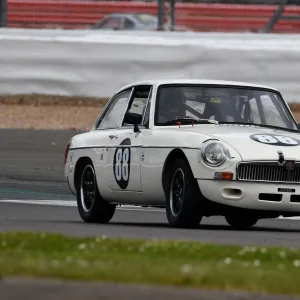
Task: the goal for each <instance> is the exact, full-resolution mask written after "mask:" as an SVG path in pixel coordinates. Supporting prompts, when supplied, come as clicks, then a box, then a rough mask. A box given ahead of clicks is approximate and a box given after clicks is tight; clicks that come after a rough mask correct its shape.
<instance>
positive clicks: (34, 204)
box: [0, 129, 300, 300]
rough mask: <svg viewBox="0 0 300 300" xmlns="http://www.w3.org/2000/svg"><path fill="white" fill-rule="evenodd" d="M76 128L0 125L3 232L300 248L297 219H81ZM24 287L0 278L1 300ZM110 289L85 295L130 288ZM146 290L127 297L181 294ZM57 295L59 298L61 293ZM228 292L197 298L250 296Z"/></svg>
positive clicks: (132, 211) (141, 215)
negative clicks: (186, 224)
mask: <svg viewBox="0 0 300 300" xmlns="http://www.w3.org/2000/svg"><path fill="white" fill-rule="evenodd" d="M77 133H78V132H76V131H46V130H45V131H44V130H39V131H35V130H15V129H11V130H9V129H1V130H0V139H1V143H0V231H8V230H32V231H44V232H56V233H63V234H69V235H73V236H74V235H75V236H90V235H106V236H113V237H132V238H165V239H181V240H186V239H188V240H198V241H205V242H214V243H220V244H239V245H272V246H275V245H278V246H294V247H300V239H299V233H300V222H299V221H298V220H287V219H276V220H261V221H259V222H258V224H257V225H256V226H254V227H253V228H252V229H249V230H245V231H234V230H232V229H231V227H229V226H228V225H227V223H226V222H225V220H224V218H221V217H212V218H205V219H203V222H202V223H201V224H200V226H199V228H197V229H194V230H186V229H175V228H170V227H169V225H168V223H167V219H166V216H165V212H164V211H163V210H160V209H147V208H132V207H121V208H118V209H117V211H116V213H115V216H114V217H113V219H112V221H111V222H110V224H107V225H93V224H85V223H83V222H82V221H81V220H80V218H79V215H78V213H77V209H76V206H75V202H74V200H75V199H74V195H72V194H71V192H70V191H69V189H68V187H67V184H66V183H65V181H64V177H63V159H64V150H65V146H66V144H67V142H68V140H69V138H70V137H71V136H72V135H74V134H77ZM16 286H18V288H17V289H16V288H15V287H16ZM26 286H27V284H25V286H24V284H23V281H20V282H19V281H16V282H14V283H13V284H12V283H9V284H8V283H7V282H6V283H5V282H4V281H2V282H0V294H1V297H0V298H1V300H2V299H3V300H6V299H19V298H18V295H19V296H20V295H21V294H24V295H25V294H26V288H27V287H26ZM34 286H35V287H32V289H31V292H32V293H33V291H34V293H36V295H40V294H39V291H44V293H45V291H46V290H48V289H49V288H50V287H49V286H48V287H45V286H44V285H43V284H41V285H40V284H34ZM11 287H14V288H11ZM19 288H20V290H19V291H21V290H22V291H23V292H22V293H21V294H20V293H19V294H18V293H16V291H18V289H19ZM96 289H97V288H96ZM106 289H108V290H110V291H111V290H114V292H115V293H113V294H111V298H110V297H109V296H107V297H105V296H103V297H101V296H97V295H98V294H97V292H96V291H95V294H93V295H94V296H93V297H92V296H91V297H85V298H86V299H87V300H88V299H117V298H119V297H120V296H118V295H119V294H120V295H121V296H123V295H124V293H122V291H123V290H124V289H125V290H126V288H125V287H122V288H120V289H121V290H118V289H116V290H115V289H109V287H105V286H103V287H101V291H107V290H106ZM75 290H76V289H75ZM75 290H74V289H73V288H70V289H69V287H68V286H65V288H62V287H61V286H59V288H58V287H57V286H56V287H53V289H52V291H53V293H50V294H47V295H46V294H43V297H41V296H37V298H34V299H41V298H43V299H54V298H55V299H63V298H62V297H64V298H65V297H67V295H69V296H71V295H74V297H73V298H74V299H77V298H76V292H75ZM145 290H147V288H145ZM145 290H143V289H142V290H138V289H133V290H130V288H128V290H127V292H128V295H131V293H133V292H134V291H136V294H135V296H133V297H130V298H128V299H140V298H142V299H148V298H147V297H148V296H149V299H150V295H152V296H153V297H155V298H157V299H177V298H176V297H175V294H176V293H177V292H176V291H175V290H173V291H169V292H168V291H164V292H161V291H158V290H155V289H151V291H152V292H148V294H147V296H146V295H145ZM54 291H57V293H56V292H54ZM120 291H121V292H120ZM14 293H15V294H14ZM118 293H119V294H118ZM168 293H170V294H168ZM193 293H194V292H191V294H188V293H187V294H185V295H186V296H183V298H186V299H196V296H195V294H193ZM100 294H101V293H100ZM108 294H109V293H108ZM54 295H56V297H54ZM59 295H60V297H61V298H58V296H59ZM91 295H92V294H91ZM103 295H105V292H104V294H103ZM159 295H160V296H159ZM176 295H177V294H176ZM178 295H180V294H178ZM188 295H189V296H188ZM226 295H227V294H222V297H219V296H217V295H215V294H213V293H205V292H203V294H201V295H200V294H198V296H199V297H197V299H221V298H222V299H252V298H251V297H252V296H251V297H250V296H249V295H248V296H245V295H235V294H232V293H231V294H228V295H229V296H228V295H227V296H226ZM52 296H53V298H51V297H52ZM153 297H152V298H153ZM253 297H254V296H253ZM122 298H124V297H122ZM181 298H182V297H181ZM258 298H259V299H271V298H264V297H254V298H253V299H258ZM124 299H127V298H124ZM178 299H179V298H178ZM272 299H276V298H272ZM278 299H290V298H286V297H284V298H278Z"/></svg>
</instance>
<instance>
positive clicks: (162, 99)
mask: <svg viewBox="0 0 300 300" xmlns="http://www.w3.org/2000/svg"><path fill="white" fill-rule="evenodd" d="M184 102H185V97H184V94H183V93H182V91H181V89H180V88H178V87H165V88H162V89H161V91H160V93H159V98H158V120H157V121H158V123H164V122H167V121H171V120H173V119H175V118H178V117H185V116H186V109H185V104H184Z"/></svg>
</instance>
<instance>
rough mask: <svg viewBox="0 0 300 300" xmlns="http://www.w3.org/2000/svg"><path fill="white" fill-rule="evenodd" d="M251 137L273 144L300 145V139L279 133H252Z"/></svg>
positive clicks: (260, 141) (257, 140) (263, 142)
mask: <svg viewBox="0 0 300 300" xmlns="http://www.w3.org/2000/svg"><path fill="white" fill-rule="evenodd" d="M250 139H252V140H254V141H256V142H259V143H262V144H267V145H273V146H298V145H300V140H298V139H296V138H294V137H290V136H286V135H278V134H252V135H250Z"/></svg>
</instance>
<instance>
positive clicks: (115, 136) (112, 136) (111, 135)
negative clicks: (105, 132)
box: [109, 134, 118, 139]
mask: <svg viewBox="0 0 300 300" xmlns="http://www.w3.org/2000/svg"><path fill="white" fill-rule="evenodd" d="M109 137H110V138H111V139H113V138H115V139H117V138H118V136H117V135H114V134H110V135H109Z"/></svg>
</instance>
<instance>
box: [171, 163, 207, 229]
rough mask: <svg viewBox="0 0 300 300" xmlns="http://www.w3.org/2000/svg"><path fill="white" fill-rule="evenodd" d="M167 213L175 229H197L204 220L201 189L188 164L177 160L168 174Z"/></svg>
mask: <svg viewBox="0 0 300 300" xmlns="http://www.w3.org/2000/svg"><path fill="white" fill-rule="evenodd" d="M165 194H166V213H167V219H168V221H169V223H170V224H171V225H172V226H174V227H183V228H192V227H197V226H198V225H199V223H200V222H201V219H202V214H201V212H202V211H201V206H202V201H201V196H200V193H199V187H198V184H197V181H196V180H195V178H194V176H193V173H192V171H191V169H190V166H189V164H188V162H187V161H186V160H185V159H183V158H178V159H176V160H175V162H174V164H173V165H172V167H170V169H169V171H168V172H167V180H166V186H165Z"/></svg>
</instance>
